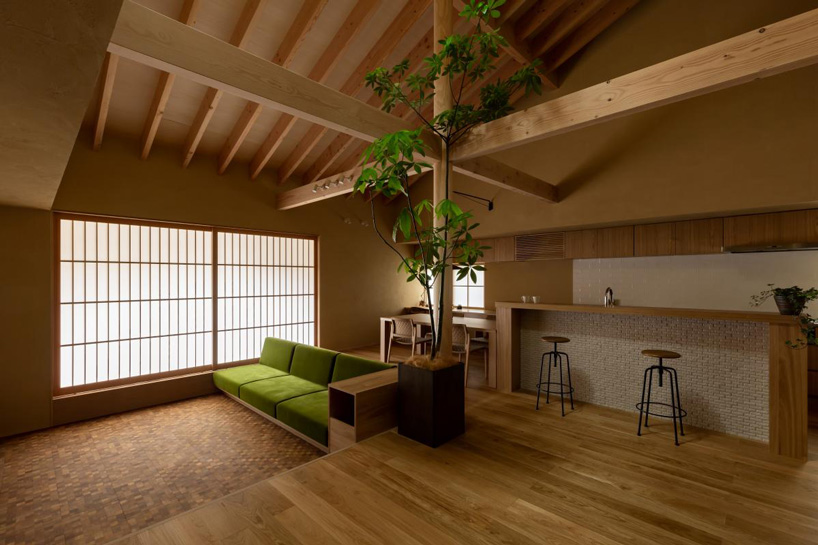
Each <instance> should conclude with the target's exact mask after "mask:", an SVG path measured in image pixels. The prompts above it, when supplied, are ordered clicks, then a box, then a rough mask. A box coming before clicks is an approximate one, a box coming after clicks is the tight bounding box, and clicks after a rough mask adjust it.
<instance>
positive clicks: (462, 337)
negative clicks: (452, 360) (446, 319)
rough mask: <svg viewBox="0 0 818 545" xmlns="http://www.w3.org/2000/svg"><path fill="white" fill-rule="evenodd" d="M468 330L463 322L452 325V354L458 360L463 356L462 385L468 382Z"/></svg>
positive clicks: (461, 359)
mask: <svg viewBox="0 0 818 545" xmlns="http://www.w3.org/2000/svg"><path fill="white" fill-rule="evenodd" d="M470 341H471V339H469V330H468V328H466V326H465V325H463V324H454V325H453V326H452V354H457V359H458V361H463V358H464V356H465V359H466V368H465V370H464V374H465V382H464V386H465V385H466V384H468V383H469V343H470Z"/></svg>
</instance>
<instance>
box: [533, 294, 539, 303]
mask: <svg viewBox="0 0 818 545" xmlns="http://www.w3.org/2000/svg"><path fill="white" fill-rule="evenodd" d="M531 302H532V303H535V304H536V303H539V302H540V296H539V295H532V296H531Z"/></svg>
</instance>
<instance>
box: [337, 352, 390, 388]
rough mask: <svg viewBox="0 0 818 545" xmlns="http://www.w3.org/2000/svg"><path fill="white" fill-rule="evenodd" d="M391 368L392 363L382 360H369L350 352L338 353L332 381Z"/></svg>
mask: <svg viewBox="0 0 818 545" xmlns="http://www.w3.org/2000/svg"><path fill="white" fill-rule="evenodd" d="M391 368H392V366H391V365H389V364H388V363H383V362H381V361H374V360H368V359H366V358H361V357H359V356H351V355H349V354H338V357H337V358H335V367H334V368H333V369H332V381H331V382H337V381H339V380H345V379H348V378H353V377H359V376H361V375H368V374H369V373H375V372H377V371H383V370H384V369H391Z"/></svg>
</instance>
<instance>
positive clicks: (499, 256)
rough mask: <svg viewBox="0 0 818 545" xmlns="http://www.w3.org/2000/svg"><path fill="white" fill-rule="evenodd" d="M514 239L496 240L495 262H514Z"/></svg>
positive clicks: (503, 238)
mask: <svg viewBox="0 0 818 545" xmlns="http://www.w3.org/2000/svg"><path fill="white" fill-rule="evenodd" d="M514 248H515V247H514V237H502V238H495V239H494V260H495V261H514V253H515V252H514Z"/></svg>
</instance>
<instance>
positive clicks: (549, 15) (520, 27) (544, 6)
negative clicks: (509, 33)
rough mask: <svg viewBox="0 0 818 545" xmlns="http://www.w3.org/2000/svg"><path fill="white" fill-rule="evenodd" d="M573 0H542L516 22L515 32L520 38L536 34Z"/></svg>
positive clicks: (524, 38)
mask: <svg viewBox="0 0 818 545" xmlns="http://www.w3.org/2000/svg"><path fill="white" fill-rule="evenodd" d="M570 3H571V0H542V1H540V2H537V3H536V4H534V6H533V7H532V8H531V9H530V10H528V11H527V12H525V13H524V14H523V16H522V17H520V18H519V19H518V20H517V22H516V23H515V24H514V32H515V34H516V35H517V39H519V40H527V39H529V38H530V37H531V36H534V35H535V34H537V32H539V31H540V30H542V29H543V27H545V25H547V24H548V23H550V22H551V21H553V20H554V19H555V18H556V17H557V16H558V15H559V14H560V13H562V10H564V9H565V8H566V7H567V6H568V4H570Z"/></svg>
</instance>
